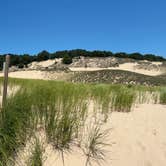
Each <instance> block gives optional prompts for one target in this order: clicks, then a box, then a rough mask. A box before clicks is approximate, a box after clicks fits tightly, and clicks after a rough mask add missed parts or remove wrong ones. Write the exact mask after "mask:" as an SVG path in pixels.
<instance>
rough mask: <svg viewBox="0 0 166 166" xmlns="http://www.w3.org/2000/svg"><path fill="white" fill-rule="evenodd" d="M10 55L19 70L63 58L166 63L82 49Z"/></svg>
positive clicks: (157, 58) (153, 57)
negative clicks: (119, 59)
mask: <svg viewBox="0 0 166 166" xmlns="http://www.w3.org/2000/svg"><path fill="white" fill-rule="evenodd" d="M10 55H11V66H18V67H20V68H22V67H24V66H25V67H26V66H27V64H29V63H31V62H33V61H44V60H48V59H54V58H63V57H65V56H69V57H70V58H71V59H72V58H73V57H80V56H84V57H117V58H131V59H135V60H149V61H166V59H165V58H163V57H161V56H156V55H153V54H145V55H143V54H140V53H132V54H128V53H124V52H120V53H112V52H111V51H86V50H82V49H76V50H69V51H67V50H65V51H57V52H55V53H49V52H48V51H42V52H40V53H38V54H37V55H33V56H32V55H29V54H24V55H16V54H10ZM4 57H5V55H0V69H2V67H3V62H4Z"/></svg>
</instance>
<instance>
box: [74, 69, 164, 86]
mask: <svg viewBox="0 0 166 166" xmlns="http://www.w3.org/2000/svg"><path fill="white" fill-rule="evenodd" d="M71 81H72V82H82V83H106V84H110V83H111V84H125V85H145V86H165V85H166V76H165V75H161V76H148V75H143V74H138V73H134V72H130V71H124V70H100V71H86V72H85V71H84V72H75V74H74V76H72V78H71Z"/></svg>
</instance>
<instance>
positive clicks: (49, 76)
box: [0, 70, 68, 80]
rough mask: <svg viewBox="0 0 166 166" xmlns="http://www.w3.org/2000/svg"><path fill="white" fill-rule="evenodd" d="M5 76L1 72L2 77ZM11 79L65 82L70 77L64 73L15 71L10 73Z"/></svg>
mask: <svg viewBox="0 0 166 166" xmlns="http://www.w3.org/2000/svg"><path fill="white" fill-rule="evenodd" d="M3 76H4V74H3V73H2V72H1V73H0V77H3ZM9 77H11V78H23V79H41V80H56V79H58V80H65V78H66V77H68V74H67V73H64V72H56V71H55V72H47V71H37V70H31V71H15V72H9Z"/></svg>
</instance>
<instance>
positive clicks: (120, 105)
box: [0, 79, 166, 166]
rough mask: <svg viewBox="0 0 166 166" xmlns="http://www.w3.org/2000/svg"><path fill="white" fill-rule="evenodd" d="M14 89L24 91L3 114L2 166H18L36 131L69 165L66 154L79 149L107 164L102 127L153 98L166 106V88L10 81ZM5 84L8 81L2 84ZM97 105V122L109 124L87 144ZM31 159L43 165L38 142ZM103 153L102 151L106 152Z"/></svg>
mask: <svg viewBox="0 0 166 166" xmlns="http://www.w3.org/2000/svg"><path fill="white" fill-rule="evenodd" d="M9 82H10V83H9V86H13V87H14V86H18V87H19V90H17V92H15V94H14V95H12V96H9V97H8V99H7V102H6V105H5V107H4V108H3V109H2V110H1V112H0V147H1V148H0V166H8V165H12V164H14V161H15V158H16V157H17V152H18V151H19V149H20V148H23V147H24V146H25V145H26V142H27V140H28V139H29V138H31V137H34V135H33V134H34V133H35V131H37V130H38V128H39V127H40V128H42V129H43V130H44V132H45V134H46V137H47V142H48V143H49V144H51V145H52V146H53V147H54V150H55V151H59V152H60V154H61V156H62V159H63V162H64V165H65V160H64V153H66V152H67V153H68V152H70V151H71V150H72V147H73V146H77V147H80V148H81V149H84V152H85V149H86V152H85V154H86V156H87V162H86V164H88V163H89V162H91V158H92V159H95V161H97V162H99V160H104V153H103V151H102V150H101V149H100V148H99V149H98V146H100V145H102V146H103V145H106V144H105V143H104V142H103V141H104V139H102V136H105V135H104V134H103V132H100V130H99V129H100V127H101V126H102V124H104V122H106V121H107V119H108V117H109V114H110V113H111V112H112V111H120V112H129V111H131V108H132V106H134V104H135V103H143V102H146V100H144V98H146V95H147V94H148V95H149V94H150V97H151V99H150V100H152V102H153V103H157V102H158V103H161V104H166V89H165V88H164V87H144V86H134V85H133V86H132V85H130V86H127V85H108V84H76V83H75V84H74V83H67V82H55V81H41V80H23V79H22V80H21V79H9ZM1 83H2V80H1ZM91 103H93V112H92V114H93V115H92V116H93V118H98V116H96V114H97V113H99V114H101V116H102V115H103V116H104V121H102V122H101V123H97V121H98V119H95V121H94V122H96V128H95V129H94V130H93V132H89V133H88V135H87V137H86V138H88V140H89V142H87V144H85V143H83V142H85V140H84V135H85V133H84V134H83V133H82V132H84V128H86V127H87V124H86V121H87V120H88V118H89V115H90V114H89V112H88V106H89V105H90V104H91ZM34 149H35V150H34V152H32V156H31V157H30V161H31V163H32V164H31V165H33V166H36V165H34V163H36V162H35V161H38V162H37V163H38V165H37V166H41V165H42V151H41V150H42V149H41V147H40V144H39V142H38V141H36V144H35V148H34ZM100 150H101V151H100Z"/></svg>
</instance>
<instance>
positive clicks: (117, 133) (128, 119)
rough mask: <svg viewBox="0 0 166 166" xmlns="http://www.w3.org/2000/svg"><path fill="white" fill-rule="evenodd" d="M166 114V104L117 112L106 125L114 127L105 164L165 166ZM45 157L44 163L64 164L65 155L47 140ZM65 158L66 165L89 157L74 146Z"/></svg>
mask: <svg viewBox="0 0 166 166" xmlns="http://www.w3.org/2000/svg"><path fill="white" fill-rule="evenodd" d="M165 117H166V106H164V105H159V104H156V105H155V104H142V105H138V106H137V107H136V108H133V111H132V112H129V113H120V112H113V113H112V114H111V115H110V117H109V119H108V122H107V123H106V124H104V125H103V126H104V129H110V128H111V129H112V130H111V131H110V134H109V136H108V138H107V143H109V144H110V145H111V146H106V148H105V150H106V151H107V153H106V158H105V162H103V163H102V164H101V165H102V166H111V165H112V166H165V163H166V132H165V127H166V121H165ZM89 125H90V124H89ZM43 140H44V139H43ZM44 156H45V160H44V166H54V165H58V166H63V162H62V158H61V155H60V154H59V153H58V152H57V151H55V150H54V149H53V147H52V146H51V145H50V144H47V143H46V146H45V151H44ZM64 158H65V166H85V162H86V157H85V155H84V154H83V152H82V150H80V149H79V148H78V147H73V148H72V151H71V153H68V154H65V155H64ZM92 165H93V166H97V164H96V163H93V164H92Z"/></svg>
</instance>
